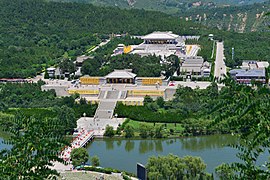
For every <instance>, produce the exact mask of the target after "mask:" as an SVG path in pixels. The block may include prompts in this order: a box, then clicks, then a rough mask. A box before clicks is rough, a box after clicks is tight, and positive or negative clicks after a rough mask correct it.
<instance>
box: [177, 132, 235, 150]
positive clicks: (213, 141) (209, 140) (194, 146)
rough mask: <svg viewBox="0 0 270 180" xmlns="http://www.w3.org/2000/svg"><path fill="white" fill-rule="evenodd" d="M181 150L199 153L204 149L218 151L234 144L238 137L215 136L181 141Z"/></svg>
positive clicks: (182, 139)
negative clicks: (217, 149)
mask: <svg viewBox="0 0 270 180" xmlns="http://www.w3.org/2000/svg"><path fill="white" fill-rule="evenodd" d="M179 141H180V143H181V144H182V146H181V149H187V150H192V151H199V150H203V149H216V148H221V147H225V146H228V145H230V144H234V143H235V142H236V137H234V136H231V135H214V136H205V138H204V137H191V138H181V139H179Z"/></svg>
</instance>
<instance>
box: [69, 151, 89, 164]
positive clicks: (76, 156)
mask: <svg viewBox="0 0 270 180" xmlns="http://www.w3.org/2000/svg"><path fill="white" fill-rule="evenodd" d="M70 157H71V160H72V165H73V166H74V167H77V166H79V165H82V164H85V163H86V162H87V161H88V158H89V154H88V152H87V150H86V149H85V148H75V149H72V151H71V153H70Z"/></svg>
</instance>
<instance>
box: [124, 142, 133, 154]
mask: <svg viewBox="0 0 270 180" xmlns="http://www.w3.org/2000/svg"><path fill="white" fill-rule="evenodd" d="M134 147H135V142H134V141H131V140H128V141H126V145H125V150H126V151H127V152H130V151H132V150H133V149H134Z"/></svg>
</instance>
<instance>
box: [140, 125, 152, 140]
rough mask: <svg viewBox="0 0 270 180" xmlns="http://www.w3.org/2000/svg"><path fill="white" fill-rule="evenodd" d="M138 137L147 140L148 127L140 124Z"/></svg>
mask: <svg viewBox="0 0 270 180" xmlns="http://www.w3.org/2000/svg"><path fill="white" fill-rule="evenodd" d="M139 130H140V136H141V137H142V138H147V137H148V135H149V131H150V127H149V126H148V125H147V124H145V123H140V129H139Z"/></svg>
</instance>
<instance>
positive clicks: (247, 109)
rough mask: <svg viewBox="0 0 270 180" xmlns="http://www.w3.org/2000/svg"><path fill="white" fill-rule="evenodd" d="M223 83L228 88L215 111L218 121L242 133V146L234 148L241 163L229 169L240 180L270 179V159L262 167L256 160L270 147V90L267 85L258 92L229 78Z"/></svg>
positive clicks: (222, 93) (258, 88) (233, 164)
mask: <svg viewBox="0 0 270 180" xmlns="http://www.w3.org/2000/svg"><path fill="white" fill-rule="evenodd" d="M223 82H224V83H225V85H226V86H227V87H226V88H225V89H223V90H222V91H221V95H220V98H219V102H218V103H217V104H216V105H215V107H214V108H213V109H214V110H215V111H214V112H215V113H217V114H218V116H217V118H216V120H215V121H216V123H219V122H220V121H225V122H226V123H227V124H228V126H229V127H230V129H235V130H236V131H237V132H240V133H239V144H237V145H233V147H235V148H237V149H238V150H239V153H238V155H237V156H238V157H239V158H240V159H241V160H242V161H241V162H238V163H232V164H231V165H229V167H230V168H231V170H232V171H233V175H234V176H235V177H236V178H239V179H267V178H269V177H270V172H269V169H270V166H269V164H270V163H269V160H268V161H266V162H264V164H261V165H260V166H259V165H258V162H257V159H258V158H259V156H260V155H261V154H262V153H264V152H267V151H269V147H270V139H269V135H270V129H269V121H270V113H269V108H270V90H269V88H268V87H265V86H259V87H257V88H256V89H255V88H252V87H249V86H244V85H238V84H236V83H235V82H234V81H233V80H231V79H230V78H226V79H225V80H224V81H223ZM220 112H222V113H220ZM224 167H225V166H223V168H224ZM227 167H228V166H226V168H227ZM263 167H265V168H263Z"/></svg>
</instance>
